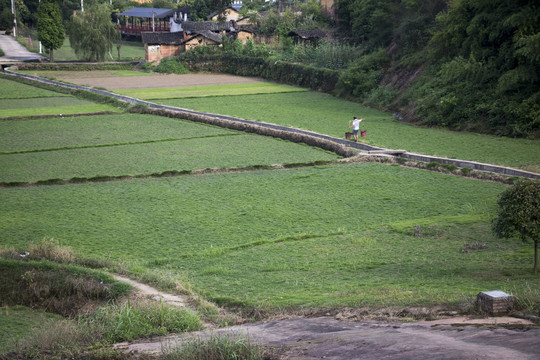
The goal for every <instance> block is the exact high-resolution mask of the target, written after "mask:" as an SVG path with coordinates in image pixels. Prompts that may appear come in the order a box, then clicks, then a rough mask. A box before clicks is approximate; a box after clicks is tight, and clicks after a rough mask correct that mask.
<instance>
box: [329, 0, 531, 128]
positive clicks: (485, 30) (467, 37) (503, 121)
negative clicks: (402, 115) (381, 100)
mask: <svg viewBox="0 0 540 360" xmlns="http://www.w3.org/2000/svg"><path fill="white" fill-rule="evenodd" d="M339 15H340V26H341V28H342V30H343V31H344V32H345V34H346V35H347V36H348V37H349V39H350V41H352V42H355V43H357V44H359V45H361V46H362V48H363V51H364V57H366V56H367V57H369V56H370V54H371V53H377V51H378V49H381V48H384V49H385V50H386V52H387V54H388V55H391V56H392V60H393V61H392V62H391V63H390V62H381V65H380V66H381V67H382V68H384V70H385V71H389V70H392V69H391V68H394V69H396V68H403V67H420V66H422V67H425V70H424V72H423V76H421V77H420V78H418V79H415V81H414V83H413V85H412V86H411V87H410V88H409V89H408V90H407V92H406V95H405V96H401V98H400V99H399V103H398V102H394V103H393V104H392V105H393V106H394V107H398V108H402V109H405V110H404V111H405V112H407V113H408V115H409V119H410V120H413V119H414V120H416V121H418V122H421V123H423V124H426V125H432V126H445V127H450V128H453V129H457V130H461V129H467V130H475V131H481V132H488V133H494V134H498V135H506V136H516V137H538V132H539V128H540V91H539V89H540V87H539V85H540V2H538V1H537V0H450V1H447V0H390V1H388V0H340V1H339ZM411 59H414V60H413V63H412V66H411V64H410V62H411ZM358 63H366V60H365V59H364V60H362V59H359V61H358ZM355 68H356V70H355ZM351 71H356V74H357V75H356V78H355V75H354V73H351ZM375 71H379V70H377V69H370V70H365V71H363V72H362V71H358V64H353V65H352V66H351V67H350V68H349V70H348V73H347V74H346V76H345V78H346V79H347V81H348V84H362V83H365V82H363V81H362V80H363V79H365V78H366V77H367V76H368V75H369V74H372V73H374V72H375ZM378 80H379V82H377V84H376V85H372V86H371V87H370V88H368V89H363V92H359V91H358V89H357V87H352V88H347V84H342V88H343V89H344V90H345V91H349V92H351V93H354V94H355V95H359V96H360V97H362V94H363V97H364V98H368V97H369V96H370V91H371V92H372V91H375V90H377V91H380V89H379V88H378V86H379V87H380V85H385V84H384V76H383V75H382V74H380V76H379V78H378Z"/></svg>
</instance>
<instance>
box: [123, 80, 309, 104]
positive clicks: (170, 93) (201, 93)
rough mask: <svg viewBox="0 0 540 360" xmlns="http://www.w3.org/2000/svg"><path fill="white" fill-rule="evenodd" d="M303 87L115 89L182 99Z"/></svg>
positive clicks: (148, 97) (149, 97)
mask: <svg viewBox="0 0 540 360" xmlns="http://www.w3.org/2000/svg"><path fill="white" fill-rule="evenodd" d="M305 91H308V90H307V89H304V88H299V87H296V86H290V85H281V84H275V83H269V82H264V83H254V84H235V85H215V86H191V87H176V88H157V89H134V90H117V91H115V92H116V93H118V94H121V95H127V96H131V97H134V98H137V99H144V100H157V99H175V98H176V99H182V98H200V97H214V96H231V95H236V96H237V95H253V94H257V95H259V94H275V93H291V92H305Z"/></svg>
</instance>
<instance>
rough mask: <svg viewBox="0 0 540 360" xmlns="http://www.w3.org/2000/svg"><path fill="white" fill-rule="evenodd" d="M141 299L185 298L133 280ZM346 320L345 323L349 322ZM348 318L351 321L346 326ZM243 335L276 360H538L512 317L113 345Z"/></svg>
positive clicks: (233, 330)
mask: <svg viewBox="0 0 540 360" xmlns="http://www.w3.org/2000/svg"><path fill="white" fill-rule="evenodd" d="M117 279H118V280H121V281H127V282H129V283H130V284H131V285H132V286H134V287H135V288H137V289H138V291H139V294H140V295H144V296H149V297H151V298H154V299H156V300H158V299H160V298H161V299H162V301H164V302H166V303H170V304H174V305H177V306H185V305H184V304H186V303H187V299H185V298H183V297H181V296H175V295H170V294H165V293H163V292H160V291H158V290H156V289H154V288H152V287H149V286H147V285H143V284H140V283H138V282H135V281H133V280H129V279H126V278H122V277H117ZM348 319H349V320H348ZM350 319H353V321H351V320H350ZM224 334H227V335H229V336H231V337H236V336H248V337H249V338H250V339H251V340H252V341H253V342H255V343H259V344H263V345H270V346H272V347H274V348H275V349H276V350H275V355H276V357H277V358H279V359H304V360H313V359H333V360H350V359H400V360H402V359H411V360H412V359H415V360H422V359H456V360H457V359H464V360H467V359H497V360H499V359H512V360H519V359H531V360H532V359H540V341H538V340H539V339H540V327H539V326H536V325H534V324H533V323H532V322H530V321H528V320H524V319H518V318H514V317H487V318H486V317H484V318H480V317H476V318H473V317H464V316H453V317H446V318H441V319H438V320H434V321H416V322H408V323H403V322H397V321H366V320H358V321H355V320H354V318H351V317H349V316H347V314H338V315H336V316H334V317H332V316H324V317H315V318H303V317H296V318H289V319H283V320H273V321H266V322H258V323H251V324H244V325H239V326H232V327H228V328H222V329H210V330H204V331H200V332H196V333H189V334H172V335H169V336H165V337H160V338H153V339H143V340H138V341H135V342H130V343H127V342H126V343H121V344H117V345H116V346H115V347H117V348H120V349H124V350H125V351H126V352H129V353H131V354H133V355H134V357H136V355H137V354H152V355H155V356H157V357H159V354H160V353H161V352H162V351H163V349H167V348H171V347H174V346H178V345H179V344H181V343H182V341H185V340H186V339H189V338H190V337H198V338H205V337H210V336H216V335H224Z"/></svg>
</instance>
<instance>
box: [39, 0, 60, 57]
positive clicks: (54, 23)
mask: <svg viewBox="0 0 540 360" xmlns="http://www.w3.org/2000/svg"><path fill="white" fill-rule="evenodd" d="M37 31H38V40H39V41H41V43H42V44H43V46H44V47H45V49H48V50H49V54H50V59H51V62H54V50H56V49H59V48H60V47H62V45H63V44H64V39H65V35H66V34H65V31H64V26H63V25H62V16H61V12H60V7H59V6H58V3H57V2H56V1H55V0H42V1H41V3H40V5H39V8H38V21H37Z"/></svg>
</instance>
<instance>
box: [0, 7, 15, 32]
mask: <svg viewBox="0 0 540 360" xmlns="http://www.w3.org/2000/svg"><path fill="white" fill-rule="evenodd" d="M12 28H13V14H12V13H11V9H8V8H5V9H4V10H2V11H0V30H9V31H10V32H11V29H12Z"/></svg>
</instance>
